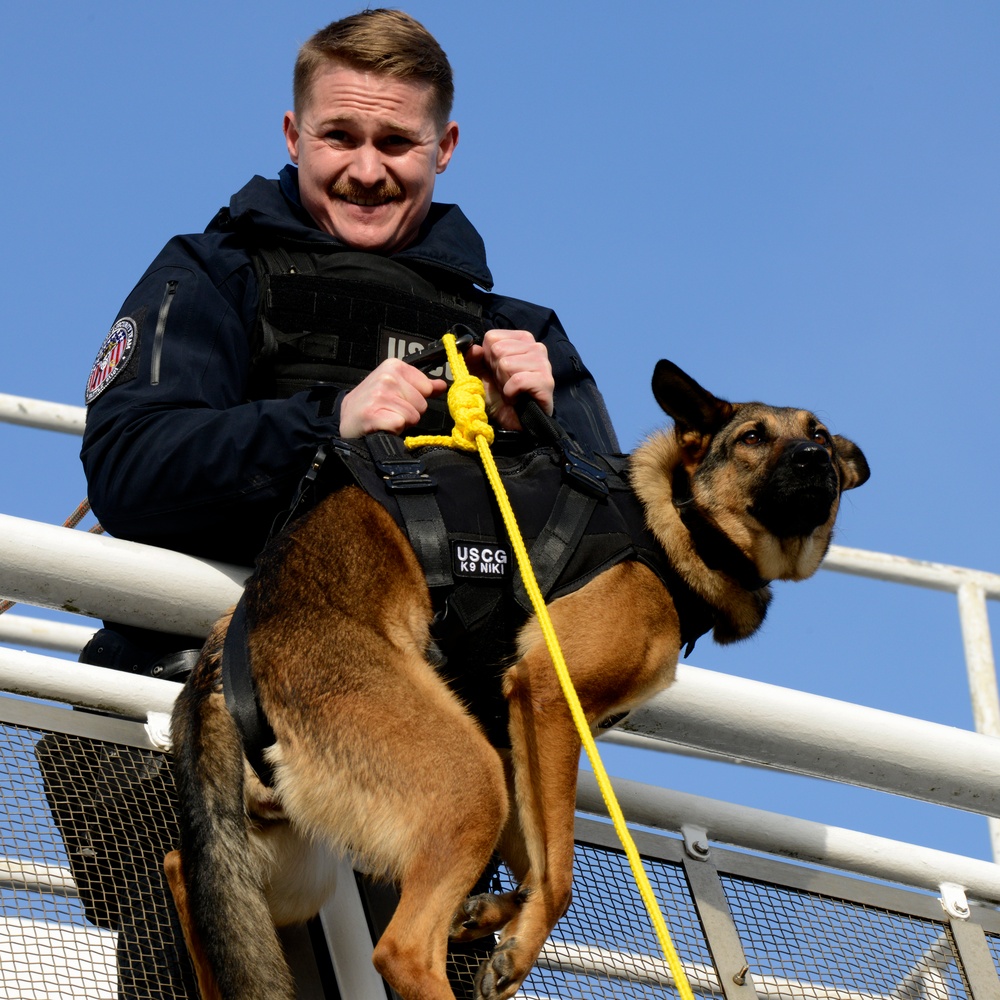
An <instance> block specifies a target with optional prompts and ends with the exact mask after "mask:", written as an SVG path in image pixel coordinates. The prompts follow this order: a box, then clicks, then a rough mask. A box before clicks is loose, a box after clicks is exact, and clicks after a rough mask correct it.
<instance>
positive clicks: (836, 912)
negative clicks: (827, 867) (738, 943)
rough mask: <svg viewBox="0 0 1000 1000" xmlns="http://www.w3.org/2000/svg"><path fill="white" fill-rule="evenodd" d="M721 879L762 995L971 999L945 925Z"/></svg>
mask: <svg viewBox="0 0 1000 1000" xmlns="http://www.w3.org/2000/svg"><path fill="white" fill-rule="evenodd" d="M722 883H723V886H724V888H725V891H726V895H727V897H728V900H729V906H730V909H731V910H732V914H733V918H734V920H735V923H736V926H737V928H738V930H739V934H740V938H741V940H742V942H743V948H744V951H745V952H746V958H747V962H748V963H749V965H750V970H751V973H752V976H753V981H754V985H755V986H756V987H757V990H758V994H767V995H772V996H773V995H776V994H777V995H780V996H795V997H801V998H803V1000H852V998H858V1000H861V998H872V997H914V998H916V997H920V998H925V1000H957V998H961V997H967V996H970V993H969V990H968V986H967V984H966V982H965V978H964V976H963V974H962V971H961V969H960V967H959V963H958V959H957V957H956V953H955V948H954V944H953V942H952V939H951V935H950V933H949V931H948V928H947V926H946V925H944V924H938V923H935V922H934V921H931V920H922V919H920V918H918V917H913V916H909V915H907V914H901V913H894V912H891V911H889V910H880V909H877V908H875V907H870V906H865V905H862V904H859V903H850V902H844V901H841V900H838V899H832V898H830V897H827V896H819V895H813V894H811V893H807V892H800V891H798V890H793V889H787V888H782V887H780V886H775V885H769V884H766V883H762V882H754V881H749V880H743V879H736V878H732V877H728V876H723V878H722Z"/></svg>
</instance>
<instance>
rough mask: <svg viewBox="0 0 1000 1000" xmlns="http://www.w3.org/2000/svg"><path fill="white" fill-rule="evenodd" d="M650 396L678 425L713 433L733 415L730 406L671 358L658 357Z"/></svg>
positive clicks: (683, 427) (700, 431)
mask: <svg viewBox="0 0 1000 1000" xmlns="http://www.w3.org/2000/svg"><path fill="white" fill-rule="evenodd" d="M653 396H654V398H655V399H656V401H657V403H659V404H660V409H662V410H663V412H664V413H666V415H667V416H668V417H673V419H674V421H675V422H676V423H677V426H678V429H682V430H693V431H698V432H699V433H701V434H709V435H711V434H714V433H715V432H716V431H718V430H719V428H720V427H722V426H723V425H724V424H725V423H726V422H727V421H728V420H729V418H730V417H731V416H732V414H733V406H732V404H731V403H727V402H726V401H725V400H724V399H717V398H716V397H715V396H713V395H712V394H711V393H710V392H709V391H708V390H707V389H704V388H702V386H700V385H699V384H698V383H697V382H695V380H694V379H693V378H691V376H690V375H688V374H687V373H686V372H683V371H681V369H680V368H678V367H677V365H675V364H674V363H673V362H672V361H657V362H656V368H655V369H654V370H653Z"/></svg>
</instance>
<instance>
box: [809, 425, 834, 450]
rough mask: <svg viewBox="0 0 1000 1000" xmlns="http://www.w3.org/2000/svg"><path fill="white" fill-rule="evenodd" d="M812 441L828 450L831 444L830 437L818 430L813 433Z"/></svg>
mask: <svg viewBox="0 0 1000 1000" xmlns="http://www.w3.org/2000/svg"><path fill="white" fill-rule="evenodd" d="M813 441H815V442H816V444H821V445H822V446H823V447H824V448H829V447H830V445H831V444H832V442H831V440H830V435H829V434H827V432H826V431H824V430H822V429H820V428H817V429H816V430H814V431H813Z"/></svg>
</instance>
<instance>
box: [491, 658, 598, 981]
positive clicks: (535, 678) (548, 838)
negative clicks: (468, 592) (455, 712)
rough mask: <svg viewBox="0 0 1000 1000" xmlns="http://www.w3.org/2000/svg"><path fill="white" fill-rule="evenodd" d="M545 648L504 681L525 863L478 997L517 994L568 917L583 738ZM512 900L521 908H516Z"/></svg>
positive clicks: (523, 662) (515, 792)
mask: <svg viewBox="0 0 1000 1000" xmlns="http://www.w3.org/2000/svg"><path fill="white" fill-rule="evenodd" d="M547 658H548V653H547V651H546V650H545V647H544V645H543V646H541V647H536V648H535V649H534V650H533V651H532V652H529V653H528V654H527V655H526V656H524V657H523V658H522V659H521V660H520V661H519V662H518V663H517V664H516V665H515V666H514V667H512V668H511V670H510V671H509V672H508V674H507V677H506V679H505V694H506V696H507V698H508V702H509V705H510V737H511V754H512V764H513V769H514V803H513V804H514V808H515V810H516V812H517V821H518V823H519V825H520V832H521V834H522V836H523V838H524V848H525V852H526V856H527V866H526V871H525V874H524V877H523V879H522V881H521V884H520V886H519V888H518V892H517V893H516V894H510V895H511V896H512V901H511V903H512V905H510V906H509V907H505V909H506V912H507V914H508V915H509V916H510V920H509V922H508V923H507V924H506V926H505V927H504V928H503V930H502V933H501V937H500V942H499V944H498V945H497V947H496V949H495V950H494V952H493V955H492V956H491V957H490V959H489V960H488V961H487V962H486V963H485V964H484V965H483V967H482V968H481V969H480V972H479V975H478V977H477V980H476V985H477V996H478V997H479V998H482V1000H505V998H507V997H511V996H513V995H514V993H515V992H517V989H518V988H519V986H520V985H521V983H522V981H523V980H524V978H525V977H526V976H527V974H528V973H529V972H530V970H531V967H532V965H533V964H534V962H535V959H536V958H537V957H538V952H539V951H540V950H541V947H542V945H543V944H544V943H545V940H546V938H547V937H548V935H549V932H550V931H551V930H552V927H553V926H554V925H555V923H556V921H557V920H558V919H559V918H560V917H561V916H562V915H563V913H565V912H566V908H567V906H569V900H570V887H571V883H572V873H573V814H574V810H575V800H576V795H575V792H576V774H577V768H578V766H579V757H580V740H579V738H578V736H577V734H576V730H575V728H574V725H573V719H572V716H571V715H570V713H569V709H568V707H567V705H566V703H565V701H564V700H563V698H562V695H561V693H560V691H559V687H558V684H557V683H556V684H555V685H554V686H553V683H552V680H553V679H550V678H549V677H546V676H545V673H544V671H546V670H548V671H551V664H550V663H547V662H546V660H547ZM514 898H516V904H517V905H513V902H514Z"/></svg>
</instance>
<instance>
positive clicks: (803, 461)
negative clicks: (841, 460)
mask: <svg viewBox="0 0 1000 1000" xmlns="http://www.w3.org/2000/svg"><path fill="white" fill-rule="evenodd" d="M787 455H788V460H789V461H790V462H791V464H792V466H793V467H794V468H796V469H800V470H801V471H802V472H812V471H815V470H816V469H821V468H823V467H824V466H827V465H829V464H830V453H829V452H828V451H827V450H826V448H824V447H823V446H822V445H820V444H816V442H815V441H795V442H793V443H792V444H791V445H790V446H789V449H788V453H787Z"/></svg>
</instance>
